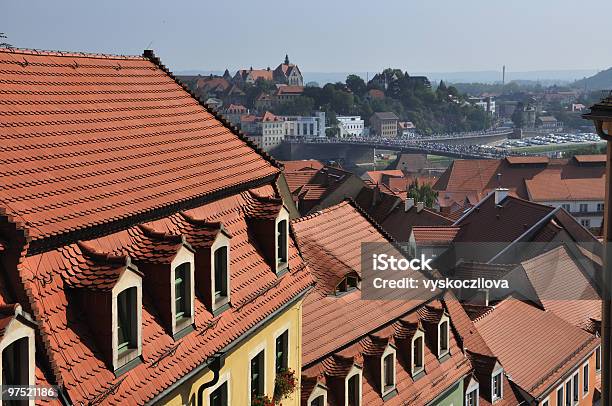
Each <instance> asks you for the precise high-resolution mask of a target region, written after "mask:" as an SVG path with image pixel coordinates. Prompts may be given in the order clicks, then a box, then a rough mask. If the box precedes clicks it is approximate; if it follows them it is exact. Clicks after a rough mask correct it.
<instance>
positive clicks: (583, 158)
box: [574, 154, 606, 163]
mask: <svg viewBox="0 0 612 406" xmlns="http://www.w3.org/2000/svg"><path fill="white" fill-rule="evenodd" d="M574 159H575V160H576V161H578V162H580V163H592V162H597V163H605V162H606V155H605V154H597V155H595V154H593V155H574Z"/></svg>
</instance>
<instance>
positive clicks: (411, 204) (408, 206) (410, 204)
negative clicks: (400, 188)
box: [404, 197, 414, 211]
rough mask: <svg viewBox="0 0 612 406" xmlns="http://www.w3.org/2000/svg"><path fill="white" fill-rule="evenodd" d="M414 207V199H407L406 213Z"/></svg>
mask: <svg viewBox="0 0 612 406" xmlns="http://www.w3.org/2000/svg"><path fill="white" fill-rule="evenodd" d="M413 207H414V197H407V198H406V200H405V203H404V211H408V210H410V209H412V208H413Z"/></svg>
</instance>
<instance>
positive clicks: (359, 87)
mask: <svg viewBox="0 0 612 406" xmlns="http://www.w3.org/2000/svg"><path fill="white" fill-rule="evenodd" d="M346 86H347V87H348V88H349V89H350V90H351V92H353V94H354V95H357V96H360V97H362V96H363V95H365V93H366V91H367V86H366V83H365V81H364V80H363V79H362V78H361V77H360V76H357V75H348V76H347V77H346Z"/></svg>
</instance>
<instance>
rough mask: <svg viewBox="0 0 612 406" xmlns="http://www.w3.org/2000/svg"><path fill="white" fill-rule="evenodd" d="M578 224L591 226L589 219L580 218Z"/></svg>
mask: <svg viewBox="0 0 612 406" xmlns="http://www.w3.org/2000/svg"><path fill="white" fill-rule="evenodd" d="M580 224H582V226H583V227H591V220H590V219H582V220H580Z"/></svg>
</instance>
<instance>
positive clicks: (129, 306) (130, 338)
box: [117, 287, 138, 358]
mask: <svg viewBox="0 0 612 406" xmlns="http://www.w3.org/2000/svg"><path fill="white" fill-rule="evenodd" d="M137 312H138V309H137V291H136V288H135V287H132V288H128V289H125V290H124V291H123V292H121V293H119V295H118V296H117V355H118V356H119V358H121V357H123V356H124V355H125V354H126V353H128V352H130V351H133V350H134V349H136V348H137V347H138V331H137V330H138V326H137V323H138V320H137Z"/></svg>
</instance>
